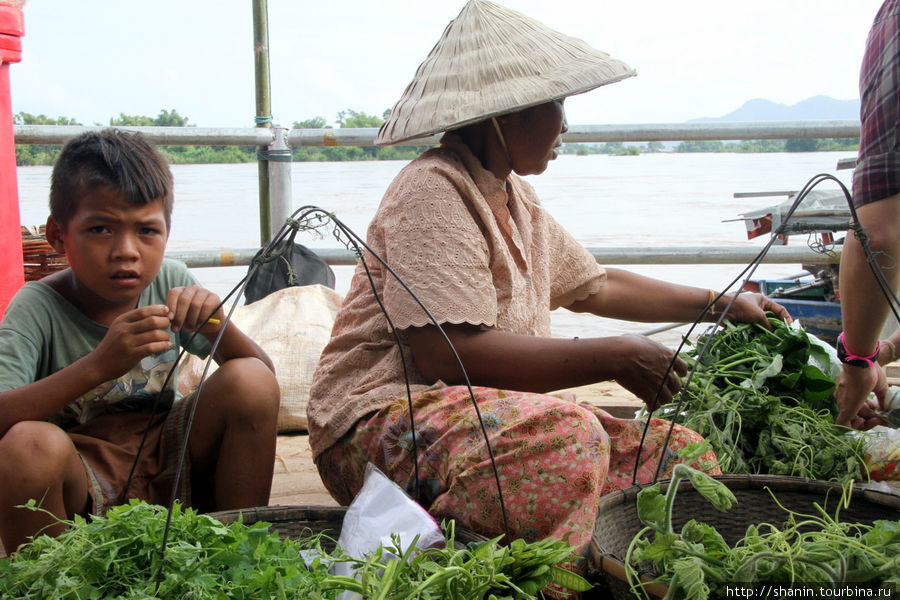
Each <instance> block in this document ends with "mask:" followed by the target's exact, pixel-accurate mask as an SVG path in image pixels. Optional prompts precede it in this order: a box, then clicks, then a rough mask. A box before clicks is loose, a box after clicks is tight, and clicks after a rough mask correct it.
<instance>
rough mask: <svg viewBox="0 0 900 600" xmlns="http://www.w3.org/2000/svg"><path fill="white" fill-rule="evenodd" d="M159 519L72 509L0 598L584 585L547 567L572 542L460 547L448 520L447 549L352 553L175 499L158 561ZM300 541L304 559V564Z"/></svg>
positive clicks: (565, 558) (18, 562) (141, 509)
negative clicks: (342, 565) (349, 573)
mask: <svg viewBox="0 0 900 600" xmlns="http://www.w3.org/2000/svg"><path fill="white" fill-rule="evenodd" d="M165 521H166V510H165V509H164V508H163V507H160V506H153V505H149V504H146V503H142V502H137V501H132V502H131V504H129V505H125V506H118V507H115V508H112V509H111V510H110V511H109V512H108V513H107V515H106V517H95V518H92V519H91V520H90V521H86V520H85V519H83V518H81V517H76V519H75V521H74V522H72V523H71V526H70V527H69V529H67V530H66V531H65V532H63V533H62V534H61V535H60V536H59V537H57V538H51V537H48V536H41V537H38V538H36V539H35V540H34V542H33V543H31V544H29V545H26V546H23V547H22V548H20V549H19V551H18V552H16V553H15V554H14V555H12V557H10V558H8V559H0V598H16V599H24V600H28V599H31V600H38V599H40V600H43V599H46V598H57V599H61V600H69V599H71V600H75V599H78V600H89V599H101V598H103V599H117V600H137V599H143V600H148V599H157V598H159V599H161V598H166V599H168V598H178V599H179V600H228V599H235V600H263V599H266V598H273V599H279V600H287V599H289V598H290V599H292V600H293V599H295V598H304V599H309V600H331V599H334V598H336V597H337V596H338V594H340V593H341V592H344V591H354V592H358V593H360V594H361V595H362V596H363V597H364V598H365V599H366V600H370V599H371V600H388V599H391V600H395V599H400V598H403V599H406V598H418V599H422V600H427V599H438V598H440V599H448V600H462V599H466V600H469V599H478V598H495V599H497V600H500V599H504V598H509V599H523V600H529V599H536V598H540V597H542V595H541V594H542V590H544V589H545V588H546V587H547V586H548V585H550V584H553V585H556V586H558V587H561V588H566V589H570V590H575V591H586V590H588V589H590V588H591V585H590V584H589V583H588V582H587V581H586V580H584V579H583V578H582V577H580V576H579V575H577V574H575V573H573V572H571V571H567V570H565V569H563V568H561V567H560V566H559V565H560V564H561V563H569V562H573V561H574V560H575V558H574V556H573V554H572V553H573V550H574V549H573V548H572V547H571V546H569V545H568V544H565V543H564V542H561V541H557V540H542V541H539V542H534V543H526V542H525V541H524V540H514V541H513V542H512V543H510V544H509V545H507V546H504V545H501V544H500V543H499V540H500V538H497V539H494V540H490V541H487V542H484V543H481V544H477V545H470V546H468V547H465V548H461V549H460V548H456V545H455V536H454V527H453V522H452V521H451V522H450V523H449V524H447V525H445V526H444V530H445V532H446V535H447V538H448V543H447V548H440V549H438V548H430V549H427V550H422V551H419V552H418V554H416V552H415V548H414V547H413V546H414V544H413V545H411V546H410V548H409V549H408V550H407V551H406V553H405V554H404V553H403V552H401V551H400V550H399V549H398V548H399V547H400V544H399V540H395V543H396V546H397V547H394V548H379V549H378V550H377V551H376V552H374V553H373V554H372V555H371V556H368V557H363V558H355V557H349V556H347V555H346V554H344V553H343V552H341V551H340V550H339V549H338V550H335V551H332V552H330V553H329V552H327V551H326V550H325V548H323V544H324V545H328V544H327V543H326V542H330V541H331V540H328V539H327V538H323V537H322V536H320V535H311V536H309V537H307V538H304V539H301V540H291V539H285V540H281V539H279V536H278V534H277V533H275V532H274V531H269V525H268V524H267V523H263V522H257V523H254V524H253V525H249V526H245V525H243V524H241V523H237V522H236V523H231V524H228V525H223V524H222V523H221V522H219V521H217V520H215V519H213V518H211V517H209V516H206V515H199V514H197V513H196V512H195V511H193V510H191V509H182V508H181V507H180V506H179V505H177V504H176V505H175V507H174V508H173V515H172V522H171V530H170V537H169V544H168V546H167V549H166V554H165V564H164V565H162V570H161V571H160V566H161V565H160V560H161V559H160V545H161V541H162V536H163V531H164V528H165ZM301 551H303V554H304V555H305V556H309V555H310V554H311V555H312V556H314V558H312V559H308V560H307V562H304V559H303V558H302V557H301ZM309 551H311V552H309ZM398 556H399V558H397V557H398ZM335 562H349V563H352V564H353V565H354V567H355V569H356V574H357V576H358V577H356V578H354V577H345V576H337V575H332V574H330V572H329V569H330V566H331V565H332V564H334V563H335ZM158 572H161V573H162V576H163V577H162V580H161V581H160V582H159V583H158V586H159V587H158V590H157V581H156V574H157V573H158Z"/></svg>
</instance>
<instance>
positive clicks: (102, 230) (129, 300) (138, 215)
mask: <svg viewBox="0 0 900 600" xmlns="http://www.w3.org/2000/svg"><path fill="white" fill-rule="evenodd" d="M168 235H169V232H168V229H167V228H166V219H165V212H164V208H163V202H162V200H158V201H155V202H150V203H149V204H145V205H143V206H133V205H131V204H128V203H127V202H126V201H125V198H124V197H123V196H122V195H121V194H120V193H119V192H118V191H116V190H114V189H112V188H110V187H107V186H100V187H98V188H95V189H93V190H91V191H90V192H88V193H87V194H84V195H83V196H81V198H79V200H78V207H77V209H76V210H75V212H74V213H73V214H72V217H71V219H69V223H68V225H67V226H66V228H65V229H64V230H63V229H62V228H61V227H60V226H59V224H57V223H56V222H55V221H53V219H52V218H51V219H50V220H49V221H48V224H47V239H48V241H49V242H50V243H51V244H53V246H54V248H55V249H56V250H57V251H58V252H64V253H65V254H66V258H67V259H68V262H69V266H70V267H71V268H72V274H73V276H74V279H75V281H74V282H73V283H74V284H75V285H76V286H77V287H76V292H77V294H78V295H79V297H80V298H81V299H82V300H84V301H90V302H91V303H94V302H97V303H104V304H106V307H107V308H113V307H118V308H121V309H125V310H127V309H131V308H134V307H135V306H136V304H137V301H138V298H139V297H140V294H141V292H142V291H143V290H144V288H146V287H147V286H148V285H150V282H151V281H153V278H154V277H156V274H157V273H158V272H159V267H160V264H161V263H162V259H163V255H164V253H165V249H166V241H167V239H168ZM98 308H99V307H98Z"/></svg>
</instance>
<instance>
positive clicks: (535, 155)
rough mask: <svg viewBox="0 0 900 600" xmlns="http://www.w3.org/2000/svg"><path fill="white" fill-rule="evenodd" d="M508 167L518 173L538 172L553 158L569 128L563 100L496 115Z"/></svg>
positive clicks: (530, 173) (533, 173)
mask: <svg viewBox="0 0 900 600" xmlns="http://www.w3.org/2000/svg"><path fill="white" fill-rule="evenodd" d="M497 121H498V122H499V124H500V129H501V131H502V132H503V137H504V139H505V141H506V148H507V152H508V153H509V159H510V162H511V163H512V164H511V165H510V167H512V170H513V171H515V172H516V173H517V174H518V175H538V174H540V173H543V172H544V170H545V169H546V168H547V163H548V162H550V161H551V160H553V159H555V158H556V148H558V147H559V146H560V145H561V144H562V134H564V133H565V132H567V131H568V130H569V126H568V124H567V123H566V111H565V108H564V107H563V100H554V101H552V102H547V103H546V104H539V105H537V106H532V107H531V108H526V109H525V110H521V111H519V112H516V113H511V114H508V115H503V116H500V117H497Z"/></svg>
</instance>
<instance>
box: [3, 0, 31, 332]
mask: <svg viewBox="0 0 900 600" xmlns="http://www.w3.org/2000/svg"><path fill="white" fill-rule="evenodd" d="M21 4H22V3H21V2H14V3H12V4H11V3H10V2H9V1H8V0H7V1H6V2H4V0H0V315H2V313H3V311H5V310H6V305H7V304H9V301H10V299H11V298H12V297H13V295H14V294H15V293H16V292H17V291H18V290H19V288H20V287H22V285H24V283H25V274H24V269H23V266H22V232H21V223H20V222H19V188H18V182H17V179H16V147H15V137H14V135H13V124H12V99H11V97H10V89H9V65H10V63H15V62H19V61H20V60H22V40H21V38H22V36H23V35H24V34H25V18H24V15H23V14H22V11H21V10H20V9H19V7H20V6H21Z"/></svg>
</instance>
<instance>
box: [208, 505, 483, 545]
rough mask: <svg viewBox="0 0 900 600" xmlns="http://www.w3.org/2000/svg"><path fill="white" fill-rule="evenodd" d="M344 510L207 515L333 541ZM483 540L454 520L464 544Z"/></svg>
mask: <svg viewBox="0 0 900 600" xmlns="http://www.w3.org/2000/svg"><path fill="white" fill-rule="evenodd" d="M346 512H347V508H346V507H344V506H260V507H255V508H244V509H240V510H227V511H220V512H214V513H210V515H209V516H211V517H213V518H215V519H218V520H219V521H221V522H223V523H226V524H228V523H233V522H234V521H237V520H238V519H241V518H242V519H243V523H244V524H245V525H252V524H253V523H257V522H260V521H264V522H266V523H269V524H271V526H272V528H273V529H274V530H275V531H276V532H278V535H280V536H281V537H282V538H291V539H299V538H303V537H308V536H310V535H313V534H317V533H322V534H324V535H325V536H327V537H328V538H331V541H332V542H336V541H337V539H338V536H340V534H341V525H342V524H343V522H344V514H346ZM485 540H487V538H486V537H484V536H482V535H480V534H478V533H475V532H474V531H472V530H470V529H466V528H465V527H461V526H459V525H458V524H457V526H456V541H457V543H460V544H468V543H469V542H482V541H485ZM322 545H323V547H325V549H326V550H333V549H334V548H333V546H330V545H329V543H328V540H327V539H323V540H322Z"/></svg>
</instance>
